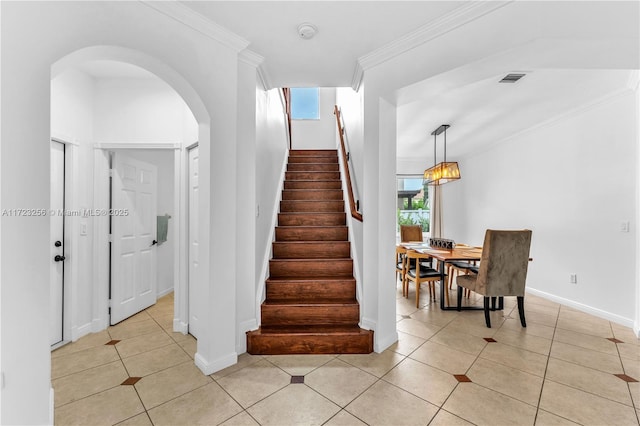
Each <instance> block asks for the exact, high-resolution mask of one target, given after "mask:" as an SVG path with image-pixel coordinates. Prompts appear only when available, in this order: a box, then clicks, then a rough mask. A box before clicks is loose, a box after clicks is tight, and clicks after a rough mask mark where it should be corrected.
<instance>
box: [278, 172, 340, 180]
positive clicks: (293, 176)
mask: <svg viewBox="0 0 640 426" xmlns="http://www.w3.org/2000/svg"><path fill="white" fill-rule="evenodd" d="M284 178H285V180H340V172H285V173H284Z"/></svg>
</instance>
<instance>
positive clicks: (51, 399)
mask: <svg viewBox="0 0 640 426" xmlns="http://www.w3.org/2000/svg"><path fill="white" fill-rule="evenodd" d="M53 392H54V390H53V386H52V387H51V388H50V389H49V424H50V425H52V424H54V423H53V420H54V419H55V414H54V412H55V411H54V410H55V408H54V407H55V398H54V393H53Z"/></svg>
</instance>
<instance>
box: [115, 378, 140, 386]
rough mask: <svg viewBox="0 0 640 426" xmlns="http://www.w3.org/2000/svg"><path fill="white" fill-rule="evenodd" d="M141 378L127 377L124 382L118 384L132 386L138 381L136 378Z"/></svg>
mask: <svg viewBox="0 0 640 426" xmlns="http://www.w3.org/2000/svg"><path fill="white" fill-rule="evenodd" d="M140 379H142V377H129V378H128V379H127V380H125V381H124V382H122V383H120V385H124V386H133V385H135V384H136V383H138V380H140Z"/></svg>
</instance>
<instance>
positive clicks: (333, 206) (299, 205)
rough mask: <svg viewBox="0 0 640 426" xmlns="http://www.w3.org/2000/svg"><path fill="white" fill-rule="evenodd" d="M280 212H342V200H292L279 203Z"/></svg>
mask: <svg viewBox="0 0 640 426" xmlns="http://www.w3.org/2000/svg"><path fill="white" fill-rule="evenodd" d="M280 211H281V212H282V213H295V212H314V213H315V212H336V213H338V212H340V213H341V212H344V201H342V200H328V201H327V200H301V201H300V200H294V201H281V202H280Z"/></svg>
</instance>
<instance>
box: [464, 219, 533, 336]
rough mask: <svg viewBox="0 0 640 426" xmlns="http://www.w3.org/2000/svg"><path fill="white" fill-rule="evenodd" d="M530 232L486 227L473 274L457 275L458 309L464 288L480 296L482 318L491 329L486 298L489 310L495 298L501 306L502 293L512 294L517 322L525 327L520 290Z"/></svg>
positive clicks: (526, 261)
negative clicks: (476, 271)
mask: <svg viewBox="0 0 640 426" xmlns="http://www.w3.org/2000/svg"><path fill="white" fill-rule="evenodd" d="M530 248H531V231H530V230H527V229H525V230H523V231H497V230H491V229H487V232H486V233H485V236H484V245H483V248H482V257H481V258H480V267H479V268H478V273H477V274H466V275H461V276H459V277H458V279H457V280H456V282H457V284H458V310H460V304H461V303H462V289H463V288H467V289H469V290H471V291H474V292H476V293H478V294H481V295H482V296H484V318H485V322H486V324H487V327H488V328H491V318H490V317H489V299H490V298H491V310H495V309H496V298H499V300H500V302H499V303H500V306H499V309H501V308H502V306H503V300H504V296H516V298H517V300H518V312H519V314H520V323H521V324H522V326H523V327H526V326H527V323H526V321H525V317H524V292H525V286H526V280H527V269H528V266H529V250H530Z"/></svg>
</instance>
